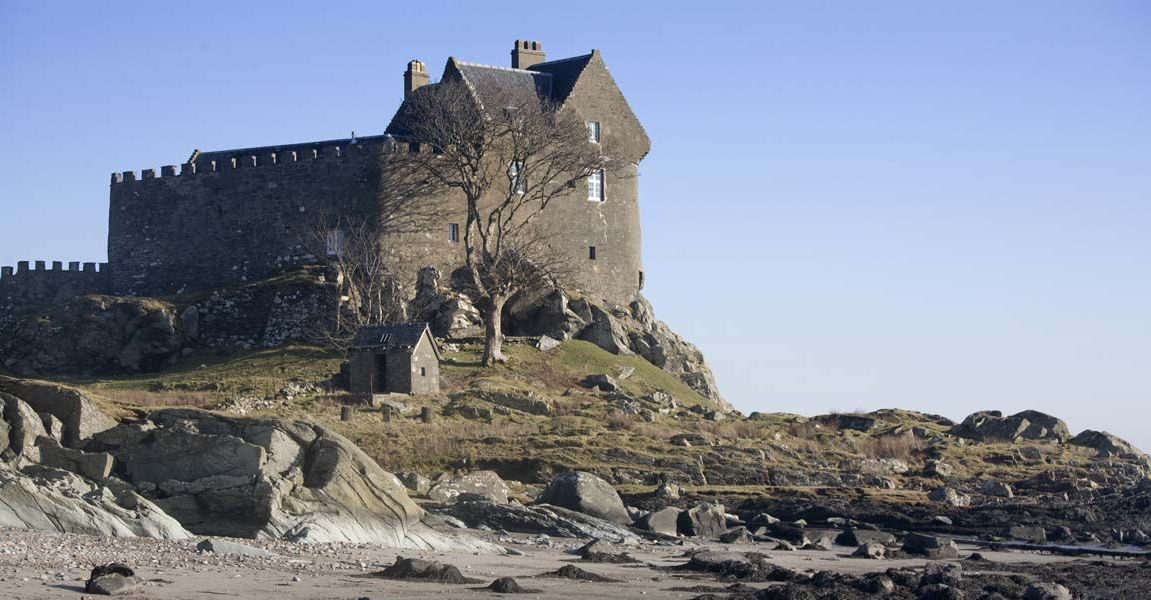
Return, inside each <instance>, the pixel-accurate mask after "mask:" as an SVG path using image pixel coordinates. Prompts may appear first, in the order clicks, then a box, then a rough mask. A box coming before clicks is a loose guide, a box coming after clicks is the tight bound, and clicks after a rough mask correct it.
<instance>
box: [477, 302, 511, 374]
mask: <svg viewBox="0 0 1151 600" xmlns="http://www.w3.org/2000/svg"><path fill="white" fill-rule="evenodd" d="M504 302H505V300H504V298H502V297H496V298H489V299H488V300H487V301H486V302H483V303H482V304H483V313H484V366H485V367H490V366H492V365H494V364H496V363H502V362H507V361H508V359H507V357H506V356H504V352H503V346H504V332H503V329H502V321H503V312H504Z"/></svg>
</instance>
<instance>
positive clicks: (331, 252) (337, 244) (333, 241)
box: [324, 229, 344, 256]
mask: <svg viewBox="0 0 1151 600" xmlns="http://www.w3.org/2000/svg"><path fill="white" fill-rule="evenodd" d="M324 238H325V239H324V241H325V242H326V245H327V247H328V256H340V255H341V254H343V253H344V230H343V229H329V230H328V233H327V235H325V236H324Z"/></svg>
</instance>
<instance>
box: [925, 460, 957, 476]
mask: <svg viewBox="0 0 1151 600" xmlns="http://www.w3.org/2000/svg"><path fill="white" fill-rule="evenodd" d="M923 472H924V473H926V474H927V475H930V476H932V477H951V475H952V474H953V473H954V472H955V468H954V467H952V466H951V465H949V464H947V463H945V462H943V461H939V460H929V461H927V465H926V466H925V467H924V468H923Z"/></svg>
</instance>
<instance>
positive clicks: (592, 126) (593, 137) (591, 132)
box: [587, 121, 599, 144]
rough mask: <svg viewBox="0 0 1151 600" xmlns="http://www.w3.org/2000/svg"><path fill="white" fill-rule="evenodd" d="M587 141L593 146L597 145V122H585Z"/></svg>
mask: <svg viewBox="0 0 1151 600" xmlns="http://www.w3.org/2000/svg"><path fill="white" fill-rule="evenodd" d="M587 141H589V142H591V143H593V144H598V143H599V121H588V122H587Z"/></svg>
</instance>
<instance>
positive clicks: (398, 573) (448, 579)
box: [374, 556, 480, 584]
mask: <svg viewBox="0 0 1151 600" xmlns="http://www.w3.org/2000/svg"><path fill="white" fill-rule="evenodd" d="M374 575H375V576H376V577H382V578H385V579H401V580H412V581H425V582H429V583H447V584H465V583H480V581H479V580H478V579H471V578H469V577H464V575H463V573H460V570H459V568H457V567H456V566H454V565H447V564H444V563H441V562H437V561H434V560H424V559H422V558H404V557H402V556H397V557H396V562H395V563H393V564H392V565H390V566H389V567H388V568H386V569H384V570H383V571H379V572H377V573H375V574H374Z"/></svg>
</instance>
